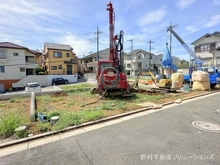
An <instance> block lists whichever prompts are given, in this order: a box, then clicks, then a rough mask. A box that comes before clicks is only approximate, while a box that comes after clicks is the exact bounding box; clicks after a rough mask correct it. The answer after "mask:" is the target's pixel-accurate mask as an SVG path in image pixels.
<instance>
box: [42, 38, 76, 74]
mask: <svg viewBox="0 0 220 165" xmlns="http://www.w3.org/2000/svg"><path fill="white" fill-rule="evenodd" d="M42 67H43V68H45V71H46V73H47V74H48V75H61V74H63V75H71V74H76V73H77V72H78V70H77V62H76V55H75V53H74V52H73V48H72V47H71V46H70V45H64V44H58V43H49V42H45V43H44V54H43V61H42Z"/></svg>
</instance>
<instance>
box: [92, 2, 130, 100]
mask: <svg viewBox="0 0 220 165" xmlns="http://www.w3.org/2000/svg"><path fill="white" fill-rule="evenodd" d="M107 10H108V11H109V42H110V46H109V47H110V52H109V60H102V61H98V70H97V88H94V89H92V91H91V92H92V93H99V94H103V95H106V96H113V95H128V94H130V85H129V83H128V81H127V77H126V75H125V74H124V73H123V71H124V68H123V64H124V62H123V31H120V34H119V35H114V30H115V25H114V24H115V13H114V9H113V6H112V3H111V2H109V3H108V4H107Z"/></svg>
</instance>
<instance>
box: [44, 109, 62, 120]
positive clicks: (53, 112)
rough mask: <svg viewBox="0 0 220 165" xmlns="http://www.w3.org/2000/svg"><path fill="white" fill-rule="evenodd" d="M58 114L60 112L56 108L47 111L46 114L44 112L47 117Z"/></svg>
mask: <svg viewBox="0 0 220 165" xmlns="http://www.w3.org/2000/svg"><path fill="white" fill-rule="evenodd" d="M59 115H60V112H59V111H57V110H55V111H50V112H47V114H46V116H47V119H50V118H51V117H53V116H59Z"/></svg>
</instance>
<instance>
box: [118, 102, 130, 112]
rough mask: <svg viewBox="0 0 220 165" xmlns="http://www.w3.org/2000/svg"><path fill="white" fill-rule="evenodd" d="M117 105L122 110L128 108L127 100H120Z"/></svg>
mask: <svg viewBox="0 0 220 165" xmlns="http://www.w3.org/2000/svg"><path fill="white" fill-rule="evenodd" d="M117 107H118V108H119V109H122V110H126V109H127V108H128V104H127V103H126V102H125V101H120V102H118V103H117Z"/></svg>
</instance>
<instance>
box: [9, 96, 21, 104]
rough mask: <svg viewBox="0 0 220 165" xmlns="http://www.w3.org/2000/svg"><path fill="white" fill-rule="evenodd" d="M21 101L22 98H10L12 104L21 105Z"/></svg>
mask: <svg viewBox="0 0 220 165" xmlns="http://www.w3.org/2000/svg"><path fill="white" fill-rule="evenodd" d="M20 101H21V98H20V97H12V98H10V102H11V103H19V102H20Z"/></svg>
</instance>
